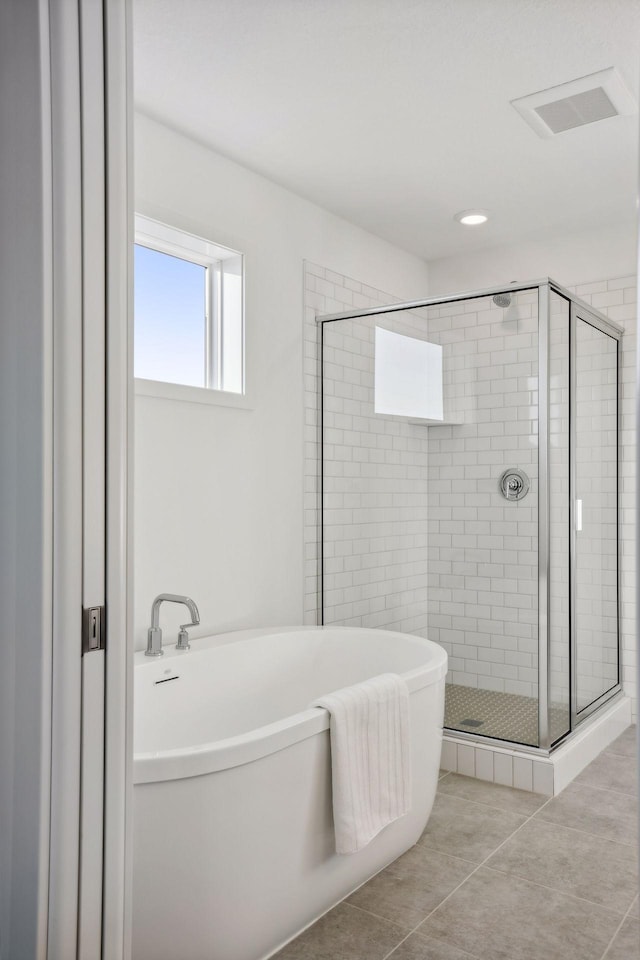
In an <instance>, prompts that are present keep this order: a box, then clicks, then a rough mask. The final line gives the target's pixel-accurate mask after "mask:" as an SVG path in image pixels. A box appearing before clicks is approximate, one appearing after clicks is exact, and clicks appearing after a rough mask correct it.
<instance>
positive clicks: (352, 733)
mask: <svg viewBox="0 0 640 960" xmlns="http://www.w3.org/2000/svg"><path fill="white" fill-rule="evenodd" d="M313 706H314V707H325V709H327V710H328V711H329V713H330V714H331V727H330V730H331V773H332V781H333V820H334V825H335V832H336V852H337V853H357V851H358V850H361V849H362V848H363V847H365V846H366V845H367V844H368V843H369V842H370V841H371V840H373V838H374V837H375V836H377V834H379V833H380V831H381V830H382V829H383V828H384V827H386V826H387V824H389V823H392V822H393V821H394V820H397V819H398V817H402V816H404V815H405V814H406V813H408V812H409V810H410V809H411V757H410V739H409V690H408V689H407V685H406V683H405V682H404V680H403V679H402V678H401V677H399V676H397V675H396V674H393V673H385V674H381V676H379V677H374V678H373V679H372V680H365V681H364V682H363V683H358V684H356V685H354V686H352V687H345V688H344V689H342V690H336V691H335V692H334V693H328V694H326V695H324V696H322V697H318V699H317V700H314V702H313Z"/></svg>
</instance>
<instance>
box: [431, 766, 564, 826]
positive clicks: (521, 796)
mask: <svg viewBox="0 0 640 960" xmlns="http://www.w3.org/2000/svg"><path fill="white" fill-rule="evenodd" d="M438 793H439V795H440V796H445V795H446V796H454V797H460V798H461V799H463V800H472V801H474V802H475V803H484V804H486V805H487V806H489V807H494V808H495V809H496V810H507V811H509V812H510V813H519V814H520V815H521V816H524V817H529V816H531V814H532V813H535V812H536V810H538V809H539V808H540V807H541V806H542V805H543V803H545V801H546V799H547V798H546V797H543V796H541V795H540V794H539V793H530V792H529V791H528V790H514V789H513V788H512V787H503V786H501V785H500V784H498V783H487V782H486V781H485V780H476V779H475V778H474V777H462V776H460V774H458V773H450V774H449V776H448V777H447V779H446V780H445V781H444V782H443V783H441V784H439V786H438Z"/></svg>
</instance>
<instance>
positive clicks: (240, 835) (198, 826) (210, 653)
mask: <svg viewBox="0 0 640 960" xmlns="http://www.w3.org/2000/svg"><path fill="white" fill-rule="evenodd" d="M446 668H447V657H446V653H445V652H444V650H442V648H441V647H439V646H437V645H436V644H434V643H431V642H430V641H428V640H422V639H420V638H418V637H412V636H408V635H406V634H402V633H391V632H387V631H382V630H361V629H355V628H345V627H339V628H332V627H327V628H301V627H290V628H284V629H272V630H248V631H242V632H239V633H229V634H225V635H222V636H217V637H207V638H204V639H200V640H195V641H192V646H191V650H188V651H185V652H176V650H175V647H167V648H166V653H165V655H164V656H163V657H161V658H159V659H158V660H155V659H151V658H148V657H145V656H144V654H137V655H136V666H135V758H134V782H135V787H134V816H135V822H134V862H133V885H134V897H133V957H134V960H178V958H179V960H262V958H265V957H268V956H270V955H271V954H272V953H274V952H275V951H276V950H277V949H278V948H279V947H281V946H282V945H283V944H284V943H286V942H287V941H288V940H290V939H291V938H292V937H294V936H295V935H296V934H298V933H299V932H300V931H301V930H303V929H304V928H305V927H306V926H308V925H309V924H310V923H311V922H312V921H314V920H315V919H316V918H318V917H319V916H321V915H322V914H323V913H325V912H326V911H327V910H329V909H330V908H331V907H332V906H333V905H334V904H336V903H338V902H339V901H340V900H341V899H343V897H345V896H347V895H348V894H349V893H351V892H352V891H353V890H355V889H356V888H357V887H358V886H360V885H361V884H362V883H364V882H365V881H366V880H367V879H369V878H370V877H371V876H373V875H374V874H375V873H377V872H378V871H379V870H381V869H382V868H383V867H384V866H386V865H387V864H388V863H390V862H391V861H392V860H395V859H396V857H398V856H400V854H402V853H403V852H404V851H405V850H407V849H408V848H409V847H411V846H412V845H413V844H414V843H415V842H416V841H417V840H418V838H419V836H420V834H421V833H422V831H423V829H424V827H425V824H426V822H427V819H428V817H429V814H430V812H431V807H432V804H433V799H434V795H435V791H436V785H437V779H438V766H439V760H440V746H441V738H442V720H443V710H444V677H445V672H446ZM386 672H394V673H398V674H401V675H402V676H403V677H404V679H405V680H406V682H407V684H408V687H409V690H410V693H411V696H410V704H411V730H412V748H411V749H412V778H413V809H412V811H411V813H409V814H407V816H405V817H402V818H401V819H400V820H397V821H396V822H395V823H392V824H390V825H389V826H388V827H386V828H385V829H384V830H383V831H382V833H380V834H379V835H378V836H377V837H376V838H375V839H374V840H373V841H372V842H371V843H370V844H369V845H368V846H367V847H365V849H364V850H361V851H360V852H359V853H357V854H353V855H351V856H338V855H337V854H336V853H335V848H334V834H333V821H332V807H331V766H330V752H329V715H328V713H327V711H326V710H324V709H322V708H319V707H312V708H309V706H308V705H309V703H311V702H312V701H313V699H314V698H315V697H317V696H319V695H320V694H323V693H328V692H330V691H332V690H336V689H339V688H340V687H345V686H348V685H350V684H352V683H356V682H358V681H360V680H366V679H368V678H370V677H373V676H376V675H377V674H380V673H386Z"/></svg>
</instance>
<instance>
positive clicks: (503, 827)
mask: <svg viewBox="0 0 640 960" xmlns="http://www.w3.org/2000/svg"><path fill="white" fill-rule="evenodd" d="M525 819H526V817H522V816H520V815H519V814H516V813H509V812H507V811H505V810H494V809H492V808H491V807H487V806H485V805H484V804H480V803H471V802H470V801H468V800H462V799H460V798H459V797H452V796H448V795H446V794H439V795H438V796H437V797H436V802H435V803H434V805H433V810H432V811H431V816H430V818H429V822H428V824H427V828H426V830H425V832H424V833H423V834H422V837H421V838H420V840H419V841H418V843H421V844H422V843H423V844H425V845H426V846H429V847H432V848H433V849H434V850H439V851H440V853H446V854H448V855H449V856H450V857H460V858H461V859H462V860H472V861H473V862H474V863H481V862H482V861H483V860H484V859H485V858H486V857H488V856H489V854H490V853H493V851H494V850H496V849H497V848H498V847H499V846H500V844H501V843H502V842H503V841H504V840H506V839H507V837H509V836H511V834H512V833H513V832H514V830H517V829H518V827H519V826H521V825H522V824H523V823H524V821H525Z"/></svg>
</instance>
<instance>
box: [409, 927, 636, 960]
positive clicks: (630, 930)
mask: <svg viewBox="0 0 640 960" xmlns="http://www.w3.org/2000/svg"><path fill="white" fill-rule="evenodd" d="M392 956H395V954H392ZM638 957H640V921H638V920H636V919H635V917H627V919H626V920H625V922H624V923H623V924H622V927H621V928H620V930H619V932H618V933H617V934H616V938H615V940H614V941H613V943H612V944H611V946H610V947H609V949H608V950H607V952H606V954H605V960H637V958H638Z"/></svg>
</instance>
